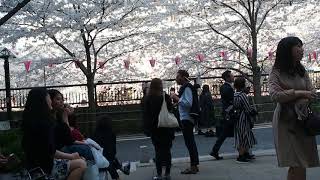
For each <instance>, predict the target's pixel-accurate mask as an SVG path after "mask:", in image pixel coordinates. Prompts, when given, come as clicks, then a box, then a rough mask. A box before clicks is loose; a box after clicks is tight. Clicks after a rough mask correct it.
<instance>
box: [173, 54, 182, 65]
mask: <svg viewBox="0 0 320 180" xmlns="http://www.w3.org/2000/svg"><path fill="white" fill-rule="evenodd" d="M174 61H175V62H176V65H179V64H180V63H181V58H180V57H179V56H176V58H174Z"/></svg>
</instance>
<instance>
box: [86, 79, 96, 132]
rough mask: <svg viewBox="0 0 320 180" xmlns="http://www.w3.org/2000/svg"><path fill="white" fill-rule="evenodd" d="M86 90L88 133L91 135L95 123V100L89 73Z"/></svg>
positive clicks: (92, 80) (92, 81) (93, 87)
mask: <svg viewBox="0 0 320 180" xmlns="http://www.w3.org/2000/svg"><path fill="white" fill-rule="evenodd" d="M87 90H88V104H89V110H88V115H87V122H88V126H87V127H88V129H87V130H88V132H89V134H91V133H92V132H93V131H94V128H95V121H96V105H97V104H96V99H95V86H94V75H93V74H92V73H90V74H89V75H88V76H87Z"/></svg>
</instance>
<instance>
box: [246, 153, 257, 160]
mask: <svg viewBox="0 0 320 180" xmlns="http://www.w3.org/2000/svg"><path fill="white" fill-rule="evenodd" d="M244 156H245V157H246V158H247V159H249V160H254V159H256V157H255V155H254V154H249V153H245V154H244Z"/></svg>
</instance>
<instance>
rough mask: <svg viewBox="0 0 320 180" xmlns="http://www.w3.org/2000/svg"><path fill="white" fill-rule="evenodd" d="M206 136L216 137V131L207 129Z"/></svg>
mask: <svg viewBox="0 0 320 180" xmlns="http://www.w3.org/2000/svg"><path fill="white" fill-rule="evenodd" d="M205 136H206V137H214V136H215V134H214V132H213V131H212V130H210V131H207V132H206V133H205Z"/></svg>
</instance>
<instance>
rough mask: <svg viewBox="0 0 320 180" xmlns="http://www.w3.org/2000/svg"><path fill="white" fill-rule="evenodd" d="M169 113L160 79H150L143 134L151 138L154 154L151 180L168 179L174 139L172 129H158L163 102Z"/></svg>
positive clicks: (170, 104) (167, 99) (169, 104)
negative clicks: (154, 168)
mask: <svg viewBox="0 0 320 180" xmlns="http://www.w3.org/2000/svg"><path fill="white" fill-rule="evenodd" d="M164 101H165V103H166V104H165V105H166V107H167V110H168V111H169V112H170V111H171V110H172V108H173V106H172V102H171V99H170V96H169V95H167V94H165V95H163V86H162V81H161V79H158V78H155V79H152V81H151V84H150V88H149V92H148V95H147V97H146V99H145V103H144V108H143V117H144V118H143V119H144V132H145V134H146V135H147V136H151V140H152V143H153V145H154V149H155V154H156V168H157V176H155V177H154V178H153V179H155V180H157V179H166V180H169V179H170V169H171V147H172V141H173V139H174V128H168V127H159V126H158V123H159V114H160V111H162V110H161V108H162V107H165V106H163V102H164ZM162 166H165V167H166V169H165V176H164V177H163V176H162Z"/></svg>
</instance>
